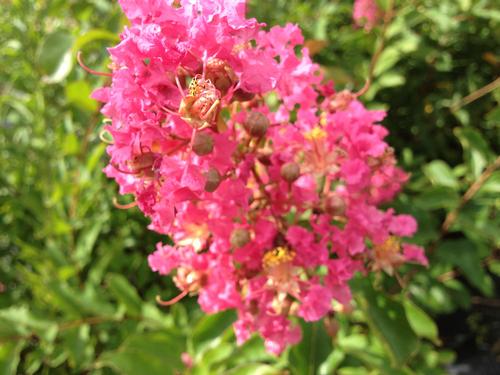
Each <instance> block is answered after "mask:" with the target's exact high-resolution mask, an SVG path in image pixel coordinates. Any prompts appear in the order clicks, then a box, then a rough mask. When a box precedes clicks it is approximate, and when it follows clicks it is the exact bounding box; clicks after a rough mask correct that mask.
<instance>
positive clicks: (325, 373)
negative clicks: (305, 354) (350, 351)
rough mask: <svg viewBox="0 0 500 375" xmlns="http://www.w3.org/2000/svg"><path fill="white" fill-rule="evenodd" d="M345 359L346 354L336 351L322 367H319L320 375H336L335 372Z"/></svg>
mask: <svg viewBox="0 0 500 375" xmlns="http://www.w3.org/2000/svg"><path fill="white" fill-rule="evenodd" d="M344 358H345V354H344V353H343V352H342V351H340V350H338V349H334V350H333V351H332V352H331V353H330V354H329V355H328V357H327V358H326V360H325V361H324V362H323V363H322V364H321V366H319V368H318V375H329V374H334V373H335V370H337V368H338V367H339V366H340V364H341V363H342V361H343V360H344Z"/></svg>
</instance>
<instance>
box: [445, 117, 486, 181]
mask: <svg viewBox="0 0 500 375" xmlns="http://www.w3.org/2000/svg"><path fill="white" fill-rule="evenodd" d="M454 133H455V135H456V137H457V138H458V139H459V141H460V143H461V144H462V148H463V150H464V159H465V161H466V163H467V166H468V167H469V169H470V171H471V172H472V177H473V178H477V177H479V175H480V174H481V172H482V171H483V169H484V168H485V167H486V165H487V164H488V161H489V160H492V155H493V153H492V151H491V149H490V147H489V146H488V143H487V142H486V140H485V139H484V137H483V136H482V135H481V133H480V132H478V131H477V130H475V129H471V128H465V127H463V128H456V129H454Z"/></svg>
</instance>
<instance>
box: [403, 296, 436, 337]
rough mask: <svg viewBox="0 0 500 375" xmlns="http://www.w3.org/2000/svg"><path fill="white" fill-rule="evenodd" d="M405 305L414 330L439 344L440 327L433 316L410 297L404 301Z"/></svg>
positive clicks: (420, 335)
mask: <svg viewBox="0 0 500 375" xmlns="http://www.w3.org/2000/svg"><path fill="white" fill-rule="evenodd" d="M403 306H404V308H405V313H406V318H407V319H408V323H409V324H410V326H411V328H412V329H413V331H414V332H415V333H416V334H417V335H418V336H419V337H425V338H427V339H429V340H432V341H433V342H434V343H436V344H438V343H439V337H438V329H437V325H436V323H434V321H433V320H432V318H431V317H430V316H429V315H427V314H426V313H425V311H424V310H422V309H421V308H420V307H418V306H417V305H415V304H414V303H413V302H412V301H411V300H409V299H405V300H404V301H403Z"/></svg>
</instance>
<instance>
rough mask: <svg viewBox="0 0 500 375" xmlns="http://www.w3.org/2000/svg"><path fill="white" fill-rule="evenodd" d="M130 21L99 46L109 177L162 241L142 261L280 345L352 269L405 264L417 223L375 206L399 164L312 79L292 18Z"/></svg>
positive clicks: (152, 8)
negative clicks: (107, 71)
mask: <svg viewBox="0 0 500 375" xmlns="http://www.w3.org/2000/svg"><path fill="white" fill-rule="evenodd" d="M120 3H121V6H122V8H123V10H124V12H125V14H126V15H127V17H128V19H129V20H130V23H131V25H130V26H129V27H126V28H125V30H124V31H123V33H122V34H121V42H120V43H119V44H118V45H117V46H115V47H113V48H110V49H109V53H110V54H111V59H112V63H111V69H112V82H111V85H110V86H109V87H104V88H101V89H98V90H96V91H95V92H94V93H93V97H94V98H95V99H97V100H100V101H102V102H104V103H106V104H105V105H104V107H103V109H102V112H103V114H104V115H105V116H107V117H108V118H109V119H110V122H109V123H108V125H107V126H106V127H105V130H106V131H107V132H108V133H109V135H111V137H112V139H113V141H112V142H110V145H109V146H108V148H107V151H108V154H109V155H110V158H111V159H110V163H109V165H108V166H107V167H106V168H105V172H106V174H107V175H108V176H109V177H112V178H114V179H115V180H116V182H117V183H118V184H119V186H120V193H121V194H132V195H133V196H134V198H135V202H136V204H137V206H138V207H139V209H140V210H141V211H142V212H143V213H144V214H145V215H146V216H148V217H149V218H150V219H151V225H150V229H152V230H155V231H157V232H160V233H164V234H168V235H170V236H171V238H172V240H173V242H174V244H175V245H173V246H171V245H163V244H158V245H157V249H156V251H155V252H154V253H152V254H151V255H150V256H149V258H148V261H149V265H150V267H151V268H152V269H153V270H154V271H156V272H158V273H160V274H161V275H167V274H171V273H173V274H174V276H173V278H174V281H175V284H176V285H177V286H178V288H179V289H180V291H181V293H180V295H179V296H178V297H176V298H174V299H173V300H171V301H168V302H162V301H160V302H161V303H163V304H170V303H173V302H175V301H177V300H179V299H180V298H182V297H183V296H186V295H197V296H198V301H199V304H200V306H201V308H202V309H203V310H204V311H205V312H207V313H215V312H218V311H222V310H226V309H235V310H236V311H237V314H238V320H237V321H236V323H235V324H234V328H235V332H236V337H237V340H238V343H243V342H244V341H245V340H247V339H248V338H249V336H250V335H251V334H252V333H253V332H258V333H259V334H260V335H261V336H262V337H263V338H264V341H265V345H266V348H267V350H268V351H270V352H272V353H275V354H279V353H280V352H281V351H282V350H283V349H284V348H285V347H286V346H287V345H288V344H293V343H297V342H298V341H299V340H300V337H301V333H300V329H299V328H298V326H297V325H296V318H291V317H293V316H296V317H300V318H302V319H304V320H305V321H316V320H319V319H322V318H323V317H325V316H327V315H328V314H332V313H333V312H334V311H338V310H342V309H347V308H348V307H349V304H350V300H351V293H350V289H349V286H348V284H347V282H348V281H349V280H350V279H351V278H352V276H353V274H354V273H355V272H356V271H361V272H367V271H372V270H384V271H386V272H388V273H392V272H393V270H394V268H396V267H398V266H399V265H401V264H403V263H405V262H408V261H415V262H418V263H422V264H425V263H426V259H425V255H424V253H423V249H421V248H419V247H418V246H415V245H411V244H403V243H402V241H401V238H402V237H408V236H411V235H412V234H413V233H414V232H415V231H416V228H417V225H416V222H415V220H414V219H413V218H412V217H411V216H408V215H397V214H395V212H394V211H393V210H392V209H389V210H385V211H384V210H382V209H380V208H378V206H379V205H380V204H381V203H383V202H387V201H388V200H390V199H392V198H393V197H394V195H395V194H396V193H397V192H398V190H399V189H400V187H401V184H402V183H404V182H405V181H406V180H407V175H406V174H405V173H404V172H403V171H401V170H400V169H398V168H397V167H396V165H395V164H396V161H395V158H394V153H393V151H392V149H391V148H390V147H388V145H387V143H386V142H384V137H385V136H386V135H387V130H386V129H385V128H384V127H383V126H382V125H380V124H378V123H379V122H380V121H381V120H382V119H383V118H384V115H385V114H384V112H382V111H369V110H367V109H366V108H365V107H364V106H363V105H362V104H361V103H360V102H359V101H358V100H357V99H356V95H355V94H352V93H350V92H348V91H342V92H335V91H334V90H333V85H332V83H331V82H330V83H323V82H322V81H323V79H322V75H321V72H320V68H319V67H318V66H317V65H316V64H314V63H313V62H312V61H311V59H310V57H309V54H308V51H307V49H306V48H301V44H302V43H303V37H302V35H301V32H300V30H299V28H298V27H297V26H295V25H292V24H287V25H286V26H284V27H278V26H275V27H272V28H271V29H270V30H269V31H265V30H264V29H263V26H264V25H263V24H260V23H258V22H257V21H256V20H255V19H247V18H246V17H245V2H244V0H204V1H194V0H181V1H176V0H174V1H172V0H171V1H166V0H121V1H120Z"/></svg>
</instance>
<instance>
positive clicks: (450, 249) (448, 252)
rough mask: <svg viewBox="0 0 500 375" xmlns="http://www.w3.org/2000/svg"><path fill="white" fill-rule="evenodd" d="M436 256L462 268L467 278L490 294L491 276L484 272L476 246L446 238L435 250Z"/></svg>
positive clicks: (467, 241) (491, 288) (472, 243)
mask: <svg viewBox="0 0 500 375" xmlns="http://www.w3.org/2000/svg"><path fill="white" fill-rule="evenodd" d="M436 254H437V255H438V257H439V258H440V259H441V260H442V261H445V262H447V263H449V264H452V265H454V266H456V267H459V268H460V269H462V271H463V273H464V276H465V277H466V278H467V280H468V281H469V282H470V283H471V284H472V285H473V286H475V287H476V288H477V289H479V290H480V291H481V292H483V293H484V294H486V295H489V296H490V295H492V293H493V286H492V281H491V278H490V277H489V276H488V275H487V274H486V273H485V272H484V269H483V267H482V265H481V258H480V256H479V248H478V246H477V245H476V244H475V243H474V242H472V241H470V240H468V239H459V240H448V241H445V242H443V243H442V244H441V245H440V246H439V247H438V248H437V250H436Z"/></svg>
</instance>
